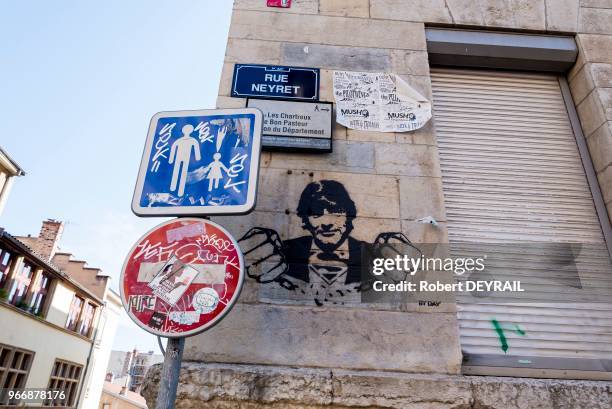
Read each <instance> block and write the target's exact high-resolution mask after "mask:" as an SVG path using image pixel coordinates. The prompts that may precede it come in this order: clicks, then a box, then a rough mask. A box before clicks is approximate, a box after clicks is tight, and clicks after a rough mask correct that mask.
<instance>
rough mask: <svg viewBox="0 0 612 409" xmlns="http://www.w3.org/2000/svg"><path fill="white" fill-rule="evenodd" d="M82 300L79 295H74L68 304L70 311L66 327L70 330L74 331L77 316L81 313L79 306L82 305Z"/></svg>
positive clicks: (77, 319) (77, 320)
mask: <svg viewBox="0 0 612 409" xmlns="http://www.w3.org/2000/svg"><path fill="white" fill-rule="evenodd" d="M83 303H84V300H83V299H82V298H81V297H79V296H76V295H75V296H74V298H73V299H72V304H70V311H69V312H68V321H66V328H68V329H69V330H71V331H76V329H77V324H78V323H79V316H80V315H81V307H82V306H83Z"/></svg>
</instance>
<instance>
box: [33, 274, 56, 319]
mask: <svg viewBox="0 0 612 409" xmlns="http://www.w3.org/2000/svg"><path fill="white" fill-rule="evenodd" d="M50 285H51V277H50V276H49V275H47V274H46V273H42V274H41V275H40V280H39V281H38V285H37V286H36V289H35V290H34V293H33V294H32V301H30V305H29V307H30V312H31V313H32V314H34V315H40V314H42V310H43V307H44V305H45V299H46V298H47V293H48V292H49V286H50Z"/></svg>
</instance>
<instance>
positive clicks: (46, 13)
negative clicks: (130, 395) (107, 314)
mask: <svg viewBox="0 0 612 409" xmlns="http://www.w3.org/2000/svg"><path fill="white" fill-rule="evenodd" d="M231 8H232V1H230V0H222V1H210V0H207V1H203V0H174V1H161V0H130V1H125V0H107V1H104V2H94V1H85V0H78V1H77V0H62V1H48V0H37V1H34V0H23V1H11V2H8V1H7V2H3V5H2V13H0V42H2V52H0V78H2V85H1V87H0V95H1V96H2V98H0V109H1V111H2V115H1V117H2V132H1V133H0V146H2V148H4V149H5V150H6V151H7V152H8V153H9V155H10V156H11V157H12V158H13V159H14V160H15V161H16V162H17V163H18V164H19V165H20V166H21V167H22V168H23V169H24V170H25V171H26V175H25V176H23V177H21V178H19V179H17V180H16V182H15V184H14V186H13V189H12V192H11V195H10V196H9V199H8V203H7V205H6V208H5V210H4V212H3V213H2V214H1V215H0V226H2V227H4V228H5V229H6V230H7V231H8V232H9V233H11V234H13V235H28V234H32V235H34V236H35V235H37V234H38V232H39V230H40V225H41V222H42V220H44V219H47V218H52V219H57V220H62V221H64V222H65V223H66V225H65V229H64V234H63V236H62V239H61V241H60V248H61V250H62V251H66V252H70V253H72V254H74V255H75V257H76V258H77V259H80V260H86V261H87V264H88V266H91V267H99V268H101V269H102V270H103V273H104V274H106V275H109V276H111V277H112V284H111V286H112V287H113V288H114V289H115V290H118V288H119V287H118V280H119V275H120V273H121V266H122V264H123V261H124V258H125V256H126V255H127V253H128V251H129V250H130V248H131V247H132V245H133V244H134V243H135V242H136V241H137V240H138V238H139V237H141V236H142V235H143V234H144V233H146V231H147V230H149V229H150V228H152V227H154V226H155V225H157V224H159V223H161V222H162V221H164V220H166V219H160V218H149V219H141V218H138V217H136V216H135V215H134V214H133V213H132V212H131V210H130V203H131V198H132V194H133V189H134V184H135V181H136V174H137V170H138V167H139V163H140V157H141V155H142V150H143V147H144V141H145V137H146V132H147V128H148V125H149V120H150V119H151V117H152V116H153V114H155V113H156V112H158V111H169V110H181V109H207V108H214V107H215V101H216V95H217V89H218V85H219V78H220V74H221V69H222V65H223V56H224V53H225V45H226V42H227V33H228V29H229V21H230V17H231ZM117 333H118V335H117V337H116V339H115V343H114V349H119V350H124V351H127V350H131V349H132V348H134V347H137V348H138V349H139V350H145V351H148V350H155V351H158V350H159V349H158V347H157V340H156V338H155V336H153V335H150V334H148V333H146V332H145V331H143V330H141V329H140V328H139V327H137V326H136V325H135V324H133V323H132V322H131V321H130V319H129V318H128V316H127V314H124V315H123V316H122V318H121V323H120V326H119V328H118V331H117Z"/></svg>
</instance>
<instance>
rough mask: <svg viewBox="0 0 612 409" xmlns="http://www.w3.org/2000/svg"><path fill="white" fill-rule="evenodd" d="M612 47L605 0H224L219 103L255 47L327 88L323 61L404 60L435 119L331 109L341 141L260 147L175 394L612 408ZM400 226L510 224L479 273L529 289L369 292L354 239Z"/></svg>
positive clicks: (454, 239) (474, 240)
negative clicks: (525, 296) (241, 257)
mask: <svg viewBox="0 0 612 409" xmlns="http://www.w3.org/2000/svg"><path fill="white" fill-rule="evenodd" d="M611 56H612V3H611V2H609V1H605V0H562V1H561V0H559V1H558V0H554V1H553V0H522V1H510V0H507V1H505V0H495V1H493V0H479V1H464V0H446V1H437V0H429V1H420V0H351V1H342V0H294V1H292V2H291V4H290V6H289V7H288V8H278V7H269V6H267V2H266V1H264V0H261V1H259V0H235V1H234V11H233V15H232V20H231V25H230V30H229V38H228V42H227V49H226V54H225V61H224V65H223V68H222V74H221V81H220V87H219V97H218V99H217V107H218V108H241V107H245V106H247V103H248V102H247V100H246V99H244V98H235V97H232V79H233V76H234V72H235V71H234V69H235V65H236V64H262V65H268V66H281V67H308V68H318V69H320V87H319V91H320V98H319V100H320V101H321V102H331V103H334V104H335V103H336V101H337V98H336V97H338V95H335V93H334V84H333V78H334V73H335V71H351V72H370V73H391V74H395V75H397V76H398V77H399V78H401V79H402V80H403V81H405V82H406V83H407V84H409V85H410V86H411V87H412V88H414V89H415V90H416V91H418V92H419V93H420V94H421V95H423V96H425V97H426V99H427V100H428V101H429V102H431V103H432V106H433V118H432V120H431V121H429V122H428V123H427V125H426V126H424V127H423V128H421V129H419V130H417V131H413V132H405V133H388V132H376V131H375V130H370V131H359V130H355V129H349V128H346V127H344V126H341V125H339V124H338V123H336V122H335V121H334V124H333V126H334V128H333V152H332V153H326V154H315V153H312V152H311V153H306V152H301V153H296V152H277V151H265V152H263V154H262V161H261V163H262V165H261V170H260V184H259V190H258V202H257V206H256V209H255V211H254V212H253V213H251V214H249V215H247V216H244V217H219V218H216V221H219V222H220V223H221V224H222V225H223V226H225V227H226V228H228V230H229V231H230V232H231V233H232V234H233V235H234V236H236V237H237V238H240V239H241V240H240V244H241V247H242V249H243V251H245V252H246V253H247V257H246V258H247V265H249V271H248V276H249V277H248V279H247V283H246V285H245V289H244V290H243V294H242V295H241V298H240V301H239V303H238V304H237V305H236V306H235V307H234V309H233V311H232V312H231V314H229V315H228V317H227V318H226V319H224V321H223V322H221V323H220V324H219V325H217V326H216V327H215V328H213V329H212V330H211V331H208V332H206V333H205V334H202V335H199V336H195V337H191V338H188V339H187V341H186V347H185V354H184V359H185V360H187V361H189V363H188V364H186V366H188V367H189V377H188V378H185V379H186V383H187V384H184V385H181V386H180V387H179V399H184V400H185V402H189V404H191V405H194V404H195V402H201V403H203V404H204V402H206V403H207V402H212V401H214V402H215V404H217V405H222V404H224V403H226V404H228V405H229V403H228V402H236V401H242V402H245V406H247V405H257V404H260V405H263V404H265V405H269V406H270V407H288V406H291V407H319V406H325V405H331V406H333V405H337V406H338V407H384V408H391V407H393V408H395V407H397V408H413V407H414V408H417V407H436V408H460V407H487V408H504V409H506V408H518V407H521V408H522V407H551V408H561V407H577V408H578V407H588V408H607V407H610V406H611V405H612V396H611V394H610V380H612V335H611V334H612V332H611V329H612V301H611V300H612V268H611V266H610V255H611V252H610V249H611V248H612V231H611V229H610V215H611V214H612V125H611V124H612V122H611V121H612V116H611V113H612V58H611ZM339 96H340V97H342V95H339ZM315 205H316V206H315ZM315 208H322V209H324V210H325V211H320V213H322V214H308V213H304V212H303V211H301V209H315ZM333 215H335V216H336V219H335V220H334V219H332V216H333ZM432 220H433V221H432ZM428 221H429V222H428ZM434 221H435V222H434ZM396 239H399V240H403V242H404V243H405V242H406V240H409V241H410V242H411V243H412V244H414V245H415V246H417V247H418V246H422V245H423V244H427V243H430V244H437V245H440V246H441V247H443V248H445V249H446V250H447V251H450V253H451V254H455V255H457V254H459V255H460V254H462V252H469V251H473V249H474V248H475V247H477V248H481V249H483V248H485V247H486V246H489V247H493V248H494V249H495V248H497V249H498V250H499V247H495V246H500V245H504V244H514V245H516V243H518V244H520V245H516V246H515V247H512V248H511V250H512V252H514V253H513V254H510V253H511V252H507V254H506V255H507V256H512V257H510V259H509V260H506V262H505V264H500V265H496V266H492V267H491V268H492V269H493V270H491V271H490V273H491V274H496V275H497V276H504V277H508V278H520V279H524V280H527V281H530V282H531V283H532V284H533V286H534V288H536V289H537V291H535V290H534V291H533V292H532V293H531V294H532V295H533V297H534V298H533V299H530V300H523V302H522V303H521V302H514V303H508V302H494V301H493V302H491V301H489V302H488V303H486V302H482V300H478V297H477V296H472V297H467V296H457V298H456V300H452V302H451V301H448V300H447V301H445V302H442V303H435V302H433V303H432V302H428V301H424V302H422V303H421V302H420V299H418V298H417V299H416V300H412V302H408V303H404V304H401V305H399V306H397V305H396V306H391V307H389V306H386V305H383V304H367V303H362V302H361V301H360V298H359V296H358V295H357V296H355V293H356V292H358V291H359V290H360V288H359V287H358V286H356V283H357V282H358V281H359V279H358V278H356V277H355V276H351V266H352V265H355V264H356V263H358V261H357V260H358V256H356V254H358V250H356V249H358V248H359V246H360V245H362V244H364V243H365V244H368V243H370V244H371V243H375V242H379V241H383V242H386V241H392V240H396ZM251 250H252V251H251ZM266 251H267V252H266ZM570 259H571V262H572V263H575V264H576V265H578V266H579V268H578V269H577V272H576V271H574V272H573V273H572V274H573V275H571V274H570V275H567V273H568V270H567V268H566V267H567V265H568V260H570ZM578 289H579V290H581V292H577V291H574V290H578ZM576 294H579V295H576ZM423 299H424V298H423ZM506 301H507V300H506ZM217 375H218V376H217ZM466 375H474V376H466ZM500 376H503V377H505V378H500ZM527 378H531V379H527ZM148 379H150V380H151V381H150V382H149V383H148V384H146V385H145V388H144V389H145V394H146V395H147V397H148V398H150V401H149V404H151V402H152V400H153V399H154V394H153V393H152V392H153V391H154V390H155V386H156V383H155V379H156V378H155V377H149V378H148ZM572 380H574V381H572ZM229 383H231V384H232V385H241V386H243V387H244V388H243V390H244V392H241V391H240V390H239V389H240V388H231V391H232V392H231V394H227V393H226V391H227V388H224V386H227V385H228V384H229ZM181 388H182V389H181ZM230 395H231V396H230Z"/></svg>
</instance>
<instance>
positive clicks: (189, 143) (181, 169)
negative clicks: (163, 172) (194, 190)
mask: <svg viewBox="0 0 612 409" xmlns="http://www.w3.org/2000/svg"><path fill="white" fill-rule="evenodd" d="M182 131H183V136H182V137H180V138H178V139H177V140H176V141H175V142H174V143H173V144H172V147H171V148H170V158H169V159H168V163H169V164H170V165H171V164H172V163H174V169H173V170H172V181H171V182H170V191H172V192H174V191H175V190H176V188H177V185H178V192H177V194H178V195H179V196H183V195H184V194H185V184H186V183H187V170H188V169H189V162H190V161H191V151H192V150H193V152H194V155H195V160H196V161H199V160H200V159H201V157H200V145H199V144H198V141H197V139H196V138H192V137H191V133H192V132H193V126H192V125H185V126H183V129H182Z"/></svg>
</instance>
